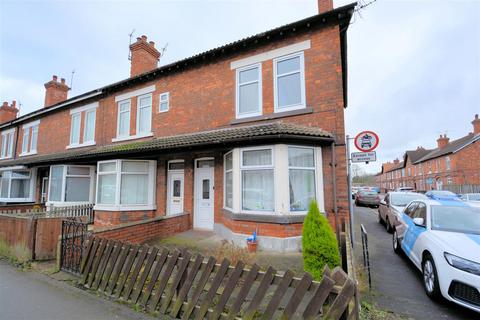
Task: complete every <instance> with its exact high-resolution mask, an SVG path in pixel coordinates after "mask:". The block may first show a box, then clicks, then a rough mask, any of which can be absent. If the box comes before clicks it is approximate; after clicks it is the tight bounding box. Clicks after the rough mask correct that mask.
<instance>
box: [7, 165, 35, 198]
mask: <svg viewBox="0 0 480 320" xmlns="http://www.w3.org/2000/svg"><path fill="white" fill-rule="evenodd" d="M0 174H1V178H0V184H1V185H0V201H2V202H31V201H33V187H34V183H33V181H34V179H35V171H31V170H5V171H2V172H1V173H0Z"/></svg>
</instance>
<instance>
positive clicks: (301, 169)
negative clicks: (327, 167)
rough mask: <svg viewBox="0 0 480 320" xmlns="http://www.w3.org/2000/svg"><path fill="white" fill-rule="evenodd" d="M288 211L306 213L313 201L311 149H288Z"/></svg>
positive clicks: (313, 168)
mask: <svg viewBox="0 0 480 320" xmlns="http://www.w3.org/2000/svg"><path fill="white" fill-rule="evenodd" d="M288 166H289V170H288V171H289V173H288V174H289V193H290V211H307V210H308V207H309V205H310V202H311V201H312V200H314V199H315V156H314V149H313V148H303V147H288Z"/></svg>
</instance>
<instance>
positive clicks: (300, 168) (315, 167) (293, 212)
mask: <svg viewBox="0 0 480 320" xmlns="http://www.w3.org/2000/svg"><path fill="white" fill-rule="evenodd" d="M289 148H299V149H310V150H312V151H313V167H296V166H290V161H289V160H290V159H289V153H288V151H289V150H288V149H289ZM287 165H288V173H287V175H288V186H287V188H288V191H289V192H288V204H289V208H288V211H289V212H290V213H291V214H306V213H307V212H308V209H307V210H292V208H291V203H290V170H309V171H313V178H314V179H315V181H314V188H315V199H314V200H317V198H318V193H319V192H318V187H319V186H318V185H319V181H318V177H317V150H316V148H315V147H310V146H302V145H290V144H289V145H287Z"/></svg>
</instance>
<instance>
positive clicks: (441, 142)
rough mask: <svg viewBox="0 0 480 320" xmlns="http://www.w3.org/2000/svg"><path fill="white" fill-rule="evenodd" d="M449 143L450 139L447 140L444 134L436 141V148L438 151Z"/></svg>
mask: <svg viewBox="0 0 480 320" xmlns="http://www.w3.org/2000/svg"><path fill="white" fill-rule="evenodd" d="M449 141H450V138H447V135H446V134H444V135H443V136H442V135H440V137H439V138H438V139H437V145H438V148H439V149H443V148H445V147H446V146H447V144H448V142H449Z"/></svg>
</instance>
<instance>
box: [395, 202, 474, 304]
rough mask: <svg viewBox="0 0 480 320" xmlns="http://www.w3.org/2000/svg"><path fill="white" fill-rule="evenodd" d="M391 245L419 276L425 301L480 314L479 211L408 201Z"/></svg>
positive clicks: (466, 205) (464, 205)
mask: <svg viewBox="0 0 480 320" xmlns="http://www.w3.org/2000/svg"><path fill="white" fill-rule="evenodd" d="M392 243H393V250H394V251H395V252H396V253H400V252H404V253H405V254H406V255H407V256H408V258H409V259H410V260H411V261H412V262H413V264H414V265H415V266H416V267H417V268H418V269H419V270H420V271H421V272H422V274H423V277H422V278H423V286H424V288H425V292H426V294H427V295H428V296H429V297H431V298H434V299H435V298H439V297H440V296H443V297H444V298H446V299H447V300H450V301H452V302H454V303H457V304H459V305H462V306H464V307H466V308H469V309H471V310H474V311H477V312H480V294H479V293H480V207H478V206H474V205H472V204H469V203H466V202H461V201H457V200H454V199H453V200H452V199H451V200H441V201H437V200H431V199H427V200H425V199H423V200H415V201H412V202H411V203H410V204H409V205H408V206H407V208H406V209H405V211H404V213H403V219H402V223H401V224H400V225H398V226H397V227H396V229H395V231H394V232H393V241H392Z"/></svg>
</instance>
